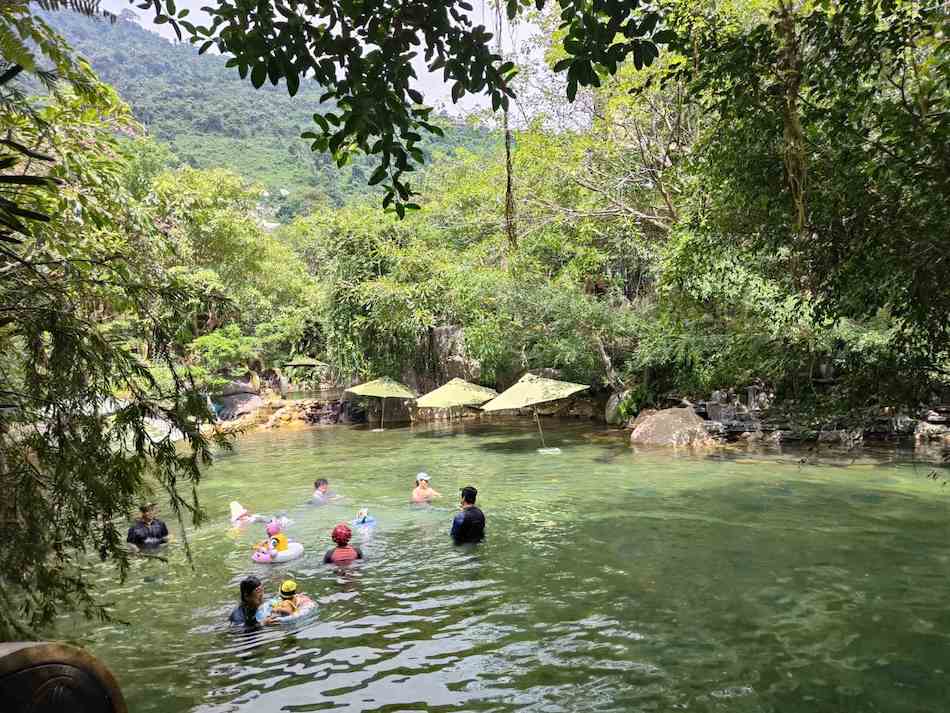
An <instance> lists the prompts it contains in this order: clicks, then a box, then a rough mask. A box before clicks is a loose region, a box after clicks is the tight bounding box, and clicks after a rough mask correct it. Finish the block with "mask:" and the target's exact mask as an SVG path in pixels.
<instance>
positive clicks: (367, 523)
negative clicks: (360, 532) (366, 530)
mask: <svg viewBox="0 0 950 713" xmlns="http://www.w3.org/2000/svg"><path fill="white" fill-rule="evenodd" d="M350 525H352V526H353V527H373V526H374V525H376V518H375V517H373V516H372V515H367V516H366V517H358V518H356V519H355V520H350Z"/></svg>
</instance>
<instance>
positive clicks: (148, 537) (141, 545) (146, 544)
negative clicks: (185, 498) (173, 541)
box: [125, 503, 169, 552]
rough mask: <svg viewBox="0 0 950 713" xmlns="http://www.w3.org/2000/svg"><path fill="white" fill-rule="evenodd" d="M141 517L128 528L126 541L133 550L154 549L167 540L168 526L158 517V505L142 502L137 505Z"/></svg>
mask: <svg viewBox="0 0 950 713" xmlns="http://www.w3.org/2000/svg"><path fill="white" fill-rule="evenodd" d="M139 512H140V513H141V514H142V517H141V518H140V519H138V520H136V521H135V522H134V523H133V525H132V527H130V528H129V532H128V535H126V538H125V540H126V542H127V543H128V544H129V545H130V549H131V550H132V551H133V552H138V551H140V550H154V549H155V548H157V547H158V546H159V545H164V544H165V543H167V542H168V540H169V534H168V528H167V527H165V523H164V522H162V521H161V520H159V519H158V505H156V504H155V503H143V504H142V505H141V506H140V507H139Z"/></svg>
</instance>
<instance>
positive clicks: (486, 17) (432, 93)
mask: <svg viewBox="0 0 950 713" xmlns="http://www.w3.org/2000/svg"><path fill="white" fill-rule="evenodd" d="M175 4H176V6H177V7H178V9H179V10H182V9H184V8H188V9H189V10H190V11H191V12H190V14H189V16H188V20H190V21H192V22H195V23H199V24H200V23H203V22H205V21H206V20H207V14H206V13H204V12H202V11H201V8H202V7H205V6H207V5H209V4H210V0H177V2H176V3H175ZM474 4H475V10H474V12H473V13H472V19H473V21H474V22H475V23H476V24H485V25H487V26H493V25H494V17H493V14H494V12H493V10H492V8H491V6H490V5H489V4H488V2H486V0H482V1H481V2H480V3H478V2H477V1H476V3H474ZM102 9H103V10H108V11H110V12H114V13H119V12H121V11H122V10H126V9H128V10H131V11H132V12H134V13H136V14H137V15H138V16H139V21H140V23H141V24H142V26H143V27H145V28H146V29H148V30H151V31H153V32H157V33H158V34H159V35H161V36H162V37H165V38H166V39H169V40H172V41H177V37H176V36H175V32H174V30H172V28H171V27H170V26H168V25H167V24H166V25H156V24H154V23H153V22H151V18H152V17H153V10H152V9H148V10H140V9H139V8H138V7H136V6H135V5H133V4H130V3H129V2H127V1H126V0H103V2H102ZM535 30H536V28H535V27H534V26H533V25H530V24H525V23H522V24H521V25H520V26H518V27H514V28H510V27H509V28H507V29H506V31H505V32H503V33H502V34H503V47H504V49H505V52H506V53H507V52H510V51H511V48H512V47H519V46H521V45H522V44H524V41H525V40H526V39H527V38H528V36H530V35H531V34H532V33H533V32H534V31H535ZM413 66H414V67H415V70H416V74H417V75H418V77H419V80H418V85H417V86H416V87H415V88H416V89H417V90H418V91H420V92H422V94H423V95H424V96H425V99H426V103H427V104H428V105H430V106H434V107H435V108H436V109H438V110H441V111H444V112H445V113H447V114H449V115H451V116H457V117H459V116H465V115H468V114H471V113H472V112H481V111H485V110H487V109H489V108H490V107H491V101H490V99H489V98H488V97H486V96H473V95H470V94H466V95H465V96H464V97H462V99H461V100H460V101H459V102H458V104H453V103H452V99H451V85H450V84H446V83H445V82H443V81H442V74H441V72H437V73H432V72H429V71H428V69H427V68H426V66H425V64H424V61H423V58H422V57H417V58H416V59H415V60H414V61H413ZM236 71H237V70H235V72H236Z"/></svg>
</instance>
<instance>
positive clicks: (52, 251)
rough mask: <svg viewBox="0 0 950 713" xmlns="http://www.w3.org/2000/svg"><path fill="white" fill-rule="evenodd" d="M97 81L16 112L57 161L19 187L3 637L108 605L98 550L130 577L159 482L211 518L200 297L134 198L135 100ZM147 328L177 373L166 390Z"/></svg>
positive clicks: (0, 293) (8, 327)
mask: <svg viewBox="0 0 950 713" xmlns="http://www.w3.org/2000/svg"><path fill="white" fill-rule="evenodd" d="M87 80H88V81H87V82H86V83H85V84H84V85H83V87H91V88H92V90H93V91H91V92H90V91H83V92H82V93H80V94H78V95H75V96H73V95H70V94H69V93H68V92H67V91H66V89H65V87H59V88H58V96H53V97H50V99H49V100H48V101H47V102H46V103H44V104H43V105H23V104H21V103H20V101H19V100H14V101H9V102H8V103H6V104H5V105H4V108H3V111H2V112H0V124H2V129H3V131H4V134H5V136H7V137H9V140H10V141H12V142H15V144H16V145H17V146H23V147H29V151H30V152H31V154H35V155H36V156H41V155H45V156H48V157H49V158H50V159H52V160H51V161H44V163H46V164H47V165H48V167H47V168H45V169H43V170H44V171H46V172H48V173H46V175H45V176H43V178H44V180H37V181H35V182H32V183H30V182H24V181H19V182H16V183H9V182H8V183H7V184H5V185H6V187H7V189H8V190H6V191H5V195H4V200H6V201H8V205H9V204H15V205H17V206H23V207H25V208H28V210H29V211H31V213H30V214H24V213H23V212H22V211H21V213H20V215H19V217H20V218H21V219H22V221H23V223H24V225H23V226H22V227H18V228H16V229H17V232H18V235H17V236H16V237H15V238H14V239H9V240H5V241H4V242H3V244H2V245H0V275H2V277H3V279H2V280H0V352H2V353H3V355H4V360H3V365H2V367H0V400H2V402H3V410H2V412H0V488H2V489H3V491H4V493H6V496H5V497H4V498H3V500H2V504H0V537H2V539H3V541H4V542H5V543H6V545H7V546H5V547H4V548H3V552H2V554H0V601H2V606H0V610H2V611H0V637H2V638H3V639H11V638H18V637H29V636H31V635H34V634H36V633H37V632H38V631H39V630H41V629H42V628H43V627H46V626H48V625H49V624H51V623H52V621H53V620H54V619H55V617H56V616H57V614H58V613H59V612H61V611H63V610H64V609H67V610H68V609H70V608H80V609H82V610H84V611H85V612H86V614H87V615H89V616H93V615H103V614H104V610H103V609H102V607H101V605H99V604H98V603H97V601H96V598H95V593H94V591H93V583H92V582H91V581H90V575H89V570H88V567H87V555H88V554H90V552H95V551H100V552H101V553H102V555H103V556H106V557H113V558H115V560H116V561H117V563H118V566H119V571H120V573H122V574H124V572H125V570H126V567H127V557H128V554H127V552H126V550H125V548H124V547H123V543H122V539H123V538H122V533H121V528H122V521H123V520H124V518H125V516H126V514H127V513H128V512H130V511H131V510H132V509H133V508H134V506H135V505H136V504H137V502H139V500H140V498H142V497H144V496H145V495H146V494H148V493H150V492H152V491H153V490H154V489H155V488H159V489H160V490H162V491H164V492H165V493H166V495H167V497H168V498H169V501H170V504H171V507H172V510H173V511H174V512H175V513H176V515H177V516H178V517H179V518H182V517H183V515H184V514H185V513H190V514H191V516H192V518H193V519H194V520H195V521H198V520H199V519H200V517H201V512H200V509H199V508H198V503H197V491H196V490H195V487H196V485H197V483H198V481H199V479H200V476H201V471H200V465H201V464H202V463H206V462H209V461H210V451H209V441H208V438H207V437H206V436H204V435H203V434H202V432H201V428H202V426H203V425H205V424H206V423H208V420H209V418H210V414H209V413H208V410H207V407H206V402H205V400H204V398H202V397H201V396H200V395H199V394H198V393H197V392H196V391H195V390H194V389H193V388H191V386H190V384H189V383H188V381H187V379H185V378H183V377H182V376H181V375H180V374H179V372H178V371H177V370H176V368H175V364H174V361H173V360H172V359H171V352H170V350H169V347H170V344H171V342H172V338H173V335H174V333H175V330H176V327H177V323H178V322H179V321H180V320H181V315H180V314H179V313H178V312H177V311H176V306H177V305H179V304H182V303H184V302H185V301H187V299H188V298H189V294H188V291H187V290H186V289H184V288H183V287H182V286H181V285H180V284H178V283H177V282H176V281H174V280H173V279H171V278H170V277H169V276H168V275H167V274H166V273H165V272H164V270H163V269H162V267H161V265H160V264H158V263H157V262H155V261H154V260H153V255H154V253H153V251H152V250H150V249H149V245H150V244H151V242H152V240H151V238H152V234H151V232H150V225H149V223H148V222H147V221H144V222H143V221H140V220H139V218H140V216H141V214H140V212H139V211H137V210H130V209H129V206H130V205H132V204H134V200H133V198H132V197H131V195H129V194H128V193H127V192H126V190H125V187H124V185H123V181H122V168H123V164H122V161H121V158H120V153H119V148H118V146H117V145H116V142H115V139H114V135H115V131H116V130H117V129H119V128H124V127H125V128H127V127H129V126H130V117H129V114H128V110H127V107H125V106H124V105H123V104H122V103H121V102H119V101H118V99H117V97H116V96H115V94H114V92H112V91H111V90H109V89H108V88H106V87H103V86H101V85H97V84H95V82H94V81H93V79H92V78H88V77H87ZM27 155H30V154H27ZM23 168H26V169H27V170H28V171H29V168H30V166H23ZM22 175H24V176H30V175H35V174H33V173H31V172H27V173H24V174H22ZM11 188H12V190H9V189H11ZM36 216H45V219H41V218H37V217H36ZM120 316H123V317H124V318H123V319H117V318H118V317H120ZM130 323H131V324H135V325H138V327H137V329H136V330H135V336H136V337H137V339H130V334H129V333H128V332H127V331H126V330H125V329H124V328H123V326H127V325H128V324H130ZM143 341H147V342H148V343H149V345H150V350H149V351H150V353H151V355H152V356H153V357H154V359H155V360H157V361H159V362H163V363H165V364H166V366H167V367H168V369H169V372H170V373H171V375H172V379H171V381H170V382H169V383H168V384H167V385H166V387H164V388H163V387H162V386H161V385H160V384H158V383H157V382H156V381H155V379H154V378H153V377H152V375H151V373H150V371H149V369H148V368H147V365H146V364H145V363H144V362H143V359H142V356H141V354H140V353H139V352H138V346H139V344H140V343H141V342H143ZM120 394H121V395H122V398H116V397H117V395H120ZM156 422H161V423H164V424H167V425H168V426H169V427H170V428H171V429H172V430H177V431H178V432H179V433H180V434H181V435H182V436H183V438H184V439H185V444H186V447H185V448H184V449H181V448H179V446H178V445H176V444H175V443H174V441H173V439H172V437H171V435H170V434H169V432H168V431H166V432H165V435H157V434H156V433H155V432H154V431H153V430H152V429H151V426H152V425H153V423H156ZM216 440H219V442H221V443H222V444H223V441H222V440H221V439H219V438H216Z"/></svg>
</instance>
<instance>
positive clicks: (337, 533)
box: [323, 522, 363, 564]
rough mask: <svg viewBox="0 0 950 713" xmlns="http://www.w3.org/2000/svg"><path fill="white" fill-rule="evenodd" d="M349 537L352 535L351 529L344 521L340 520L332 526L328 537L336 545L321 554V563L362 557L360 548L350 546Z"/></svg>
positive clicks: (339, 561)
mask: <svg viewBox="0 0 950 713" xmlns="http://www.w3.org/2000/svg"><path fill="white" fill-rule="evenodd" d="M351 537H353V531H352V530H350V528H349V526H348V525H346V524H345V523H342V522H341V523H340V524H339V525H337V526H336V527H334V528H333V532H332V533H330V538H331V539H332V540H333V541H334V542H335V543H336V547H334V548H333V549H332V550H327V553H326V554H325V555H324V556H323V563H324V564H341V563H343V562H352V561H353V560H361V559H363V553H362V552H361V551H360V548H359V547H351V546H350V538H351Z"/></svg>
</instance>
